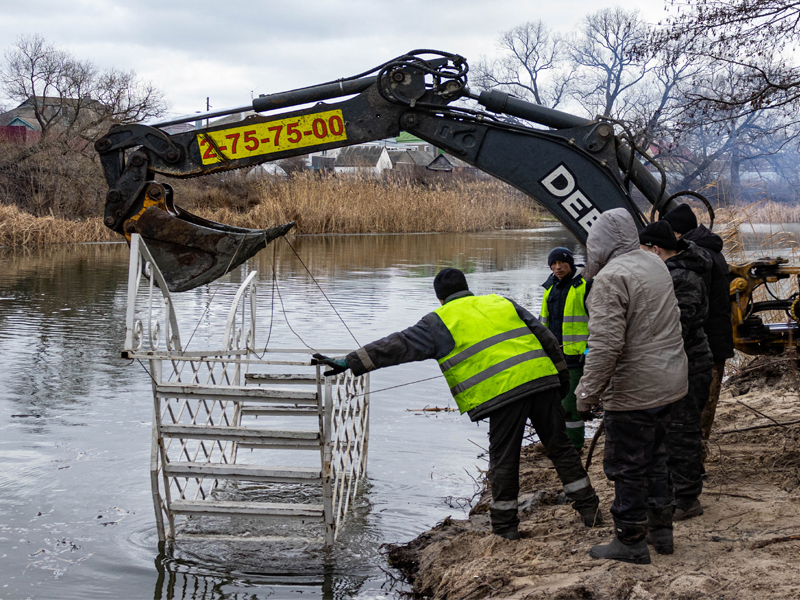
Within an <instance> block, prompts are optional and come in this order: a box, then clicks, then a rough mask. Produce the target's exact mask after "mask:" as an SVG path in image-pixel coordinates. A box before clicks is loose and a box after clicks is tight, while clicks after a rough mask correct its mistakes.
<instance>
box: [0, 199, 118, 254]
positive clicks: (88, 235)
mask: <svg viewBox="0 0 800 600" xmlns="http://www.w3.org/2000/svg"><path fill="white" fill-rule="evenodd" d="M121 239H122V236H120V235H119V234H117V233H114V232H113V231H111V230H110V229H108V228H106V227H105V226H104V225H103V219H102V218H100V217H96V218H92V219H86V220H85V221H70V220H67V219H57V218H55V217H34V216H33V215H32V214H30V213H27V212H23V211H21V210H20V209H18V208H17V207H16V206H3V205H0V246H33V245H42V244H66V243H81V242H106V241H119V240H121Z"/></svg>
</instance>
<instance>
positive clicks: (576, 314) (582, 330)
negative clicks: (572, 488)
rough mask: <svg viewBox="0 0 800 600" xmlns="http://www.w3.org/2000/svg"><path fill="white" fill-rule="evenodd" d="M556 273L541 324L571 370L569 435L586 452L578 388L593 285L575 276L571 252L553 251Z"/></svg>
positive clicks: (547, 291) (548, 284)
mask: <svg viewBox="0 0 800 600" xmlns="http://www.w3.org/2000/svg"><path fill="white" fill-rule="evenodd" d="M547 264H548V266H549V267H550V270H551V271H552V273H551V275H550V277H548V278H547V281H545V282H544V284H543V287H544V297H543V298H542V310H541V312H540V314H539V320H540V321H541V322H542V324H543V325H545V326H546V327H547V328H548V329H549V330H550V331H551V332H552V333H553V335H555V336H556V339H557V340H558V343H559V344H561V349H562V350H563V352H564V358H565V359H566V361H567V369H568V370H569V393H568V394H567V396H566V397H565V398H564V399H563V400H562V402H561V404H562V405H563V406H564V412H565V413H566V419H567V435H568V436H569V439H570V440H571V441H572V443H573V444H574V445H575V447H576V448H578V449H579V450H580V449H581V448H583V443H584V435H585V434H584V425H583V419H582V418H581V415H580V413H579V412H578V408H577V406H576V403H577V399H576V398H575V388H576V387H578V382H579V381H580V380H581V376H583V359H584V353H585V352H586V348H587V346H586V342H587V341H588V339H589V314H588V313H587V312H586V295H587V294H588V293H589V289H590V288H591V285H592V282H591V281H589V282H587V281H586V280H584V278H583V277H581V275H580V274H579V273H576V272H575V258H574V256H573V254H572V252H571V251H570V250H569V249H567V248H560V247H559V248H553V250H552V251H551V252H550V255H549V256H548V258H547Z"/></svg>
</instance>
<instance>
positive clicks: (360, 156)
mask: <svg viewBox="0 0 800 600" xmlns="http://www.w3.org/2000/svg"><path fill="white" fill-rule="evenodd" d="M391 168H392V160H391V159H390V158H389V152H388V151H387V150H386V148H384V147H382V146H349V147H347V148H342V149H341V150H340V151H339V154H337V156H336V160H335V161H334V163H333V170H334V171H335V172H336V173H370V174H373V175H379V174H380V173H382V172H383V171H385V170H386V169H391Z"/></svg>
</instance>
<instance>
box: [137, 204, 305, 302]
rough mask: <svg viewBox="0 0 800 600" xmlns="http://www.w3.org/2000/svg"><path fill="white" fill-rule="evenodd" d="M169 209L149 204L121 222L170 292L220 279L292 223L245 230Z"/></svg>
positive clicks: (284, 231) (287, 230)
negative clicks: (147, 254) (137, 237)
mask: <svg viewBox="0 0 800 600" xmlns="http://www.w3.org/2000/svg"><path fill="white" fill-rule="evenodd" d="M170 208H171V209H172V210H171V211H170V212H171V213H172V214H170V212H166V211H164V210H163V209H162V208H160V207H158V206H150V207H148V208H146V209H145V210H144V211H142V212H141V213H140V214H139V215H138V218H137V219H136V220H130V221H127V222H126V226H125V230H126V232H127V233H129V234H130V233H138V234H139V235H141V236H142V239H143V240H144V242H145V243H146V244H147V248H148V249H149V250H150V254H151V255H152V256H153V259H154V260H155V262H156V264H157V265H158V268H159V270H160V271H161V273H162V274H163V275H164V279H165V280H166V282H167V287H168V288H169V291H170V292H185V291H186V290H191V289H192V288H196V287H197V286H200V285H203V284H204V283H209V282H211V281H214V280H215V279H217V278H219V277H222V276H223V275H224V274H225V273H227V272H229V271H230V270H232V269H235V268H236V267H238V266H239V265H241V264H242V263H243V262H244V261H246V260H247V259H248V258H250V257H251V256H253V255H255V254H256V253H257V252H258V251H259V250H261V249H263V248H266V246H267V244H269V243H270V242H271V241H272V240H274V239H276V238H279V237H281V236H283V235H286V234H287V233H288V232H289V230H290V229H291V228H292V227H293V226H294V221H292V222H291V223H286V224H285V225H279V226H278V227H272V228H270V229H245V228H243V227H232V226H230V225H224V224H222V223H215V222H214V221H209V220H207V219H203V218H201V217H198V216H197V215H193V214H192V213H190V212H187V211H185V210H183V209H181V208H180V207H177V206H174V205H173V206H171V207H170Z"/></svg>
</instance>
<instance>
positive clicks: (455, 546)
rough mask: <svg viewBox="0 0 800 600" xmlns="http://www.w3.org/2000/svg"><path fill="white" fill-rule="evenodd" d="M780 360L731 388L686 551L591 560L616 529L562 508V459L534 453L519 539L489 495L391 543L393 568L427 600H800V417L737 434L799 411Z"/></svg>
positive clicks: (684, 526) (595, 471)
mask: <svg viewBox="0 0 800 600" xmlns="http://www.w3.org/2000/svg"><path fill="white" fill-rule="evenodd" d="M775 360H776V359H760V361H763V362H760V363H759V365H760V366H758V368H756V369H754V370H751V371H748V372H745V373H744V374H743V375H740V376H737V377H736V378H733V380H732V381H731V382H729V384H728V385H727V388H726V390H725V391H724V392H723V395H722V397H721V399H720V405H719V409H718V413H717V414H718V417H717V420H716V424H715V429H714V431H713V432H712V436H711V439H710V443H709V446H708V449H709V457H708V460H707V463H706V469H707V481H706V487H705V493H704V494H703V496H702V498H701V500H702V502H703V505H704V507H705V514H703V515H702V516H700V517H697V518H695V519H691V520H688V521H682V522H679V523H676V524H675V554H673V555H670V556H661V555H658V554H656V553H655V552H652V551H651V556H652V564H650V565H646V566H635V565H629V564H624V563H619V562H616V561H597V560H593V559H591V558H590V557H589V555H588V551H589V548H590V547H591V546H592V545H594V544H597V543H605V542H607V541H608V540H610V539H611V536H612V529H611V526H610V525H609V526H603V527H600V528H597V529H586V528H585V527H583V526H582V525H581V524H580V523H579V521H578V520H577V518H576V515H575V512H574V511H573V510H572V508H571V507H570V506H569V505H565V504H559V502H560V499H561V498H563V496H562V497H559V494H558V492H559V491H560V484H559V481H558V479H557V477H556V475H555V471H554V470H553V469H552V465H551V463H550V462H549V461H548V460H547V459H546V458H544V457H542V456H541V455H538V454H535V453H533V452H531V451H530V450H529V449H524V450H523V465H522V473H521V483H522V488H521V500H522V501H523V504H524V505H525V508H524V509H522V510H521V515H520V516H521V519H522V522H521V524H520V532H521V534H522V539H521V540H520V541H518V542H510V541H506V540H503V539H501V538H499V537H497V536H493V535H491V534H490V533H489V521H488V514H487V513H486V510H487V501H488V496H487V494H486V493H484V494H483V496H482V498H481V501H480V503H479V504H478V505H476V506H475V508H473V510H472V512H471V515H470V518H469V520H454V519H449V518H448V519H445V521H444V522H442V523H440V524H439V525H438V526H437V527H435V528H434V529H432V530H431V531H429V532H426V533H424V534H422V535H421V536H419V537H418V538H417V539H415V540H413V541H412V542H410V543H409V544H406V545H403V546H397V547H393V548H391V550H390V553H389V556H390V561H391V563H392V564H393V566H395V567H396V568H398V569H400V570H401V571H402V572H403V574H404V575H405V576H406V577H407V578H408V579H409V580H410V581H411V582H412V583H413V586H414V590H415V592H416V593H417V594H418V595H419V596H420V597H432V598H442V599H445V598H447V599H456V598H458V599H467V598H470V599H477V598H511V599H520V600H523V599H525V600H534V599H540V598H541V599H545V598H547V599H559V598H561V599H567V598H620V599H626V600H650V599H657V598H678V599H695V598H720V599H728V598H730V599H733V598H737V599H738V598H758V599H761V598H797V597H800V573H798V567H800V540H789V539H783V538H786V537H788V536H792V535H798V534H800V497H798V490H799V489H800V448H799V447H798V442H799V441H800V423H798V424H792V425H787V426H784V427H778V426H772V427H769V428H764V429H754V430H749V431H742V432H737V431H734V430H741V429H743V428H747V427H753V426H760V425H774V423H772V422H771V421H770V419H769V418H765V417H764V416H762V415H767V416H768V417H771V418H772V419H774V420H776V421H778V422H781V423H782V422H786V421H793V420H797V419H798V418H800V416H799V415H798V410H797V408H798V405H800V397H799V396H798V392H797V391H796V390H797V387H796V385H795V381H796V375H794V374H792V373H791V372H790V371H788V370H786V369H783V371H780V370H776V369H774V368H772V367H771V366H770V365H769V364H767V363H771V362H772V363H774V361H775ZM765 364H766V365H767V366H765ZM759 413H761V414H759ZM602 452H603V443H602V438H601V441H600V443H599V444H598V447H597V450H596V453H595V459H594V461H593V464H592V466H591V469H590V475H591V477H592V482H593V484H594V485H595V487H596V488H597V491H598V494H599V495H600V497H601V503H602V504H601V505H602V507H603V509H604V517H605V518H606V522H607V523H611V516H610V513H609V512H608V508H609V507H610V505H611V502H612V500H613V485H612V484H611V482H609V481H607V480H606V478H605V476H604V475H603V473H602ZM584 458H585V456H584ZM798 537H800V536H798ZM777 540H781V541H777ZM764 542H767V543H766V545H764V546H763V547H759V545H760V544H761V543H764Z"/></svg>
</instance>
